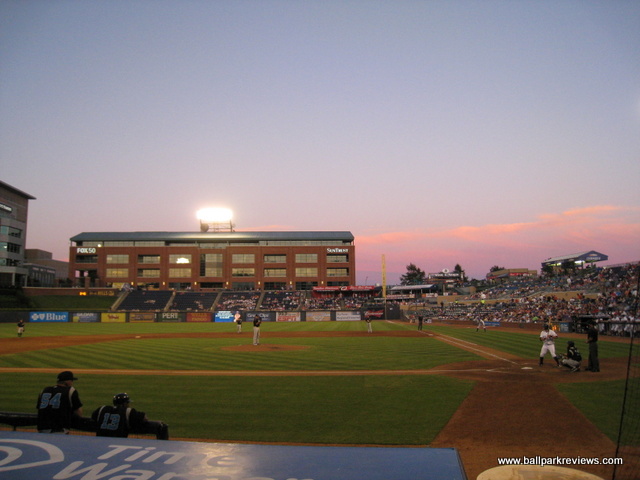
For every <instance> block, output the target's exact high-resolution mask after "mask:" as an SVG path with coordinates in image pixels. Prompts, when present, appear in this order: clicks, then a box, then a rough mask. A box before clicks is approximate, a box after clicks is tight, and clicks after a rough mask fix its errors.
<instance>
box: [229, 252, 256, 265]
mask: <svg viewBox="0 0 640 480" xmlns="http://www.w3.org/2000/svg"><path fill="white" fill-rule="evenodd" d="M231 263H256V256H255V255H254V254H253V253H234V254H233V255H231Z"/></svg>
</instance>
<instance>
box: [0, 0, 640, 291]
mask: <svg viewBox="0 0 640 480" xmlns="http://www.w3.org/2000/svg"><path fill="white" fill-rule="evenodd" d="M638 25H640V2H637V1H616V0H613V1H571V0H569V1H559V0H558V1H544V0H543V1H526V0H523V1H492V0H485V1H479V0H478V1H456V0H452V1H348V0H347V1H317V2H314V1H293V0H290V1H275V0H263V1H242V0H240V1H198V0H190V1H189V0H186V1H166V0H165V1H144V0H141V1H134V2H128V1H90V0H89V1H65V0H62V1H56V2H47V1H28V0H27V1H11V0H5V1H3V2H1V3H0V165H2V170H1V172H2V173H1V175H0V179H2V181H4V182H6V183H9V184H11V185H13V186H15V187H16V188H19V189H21V190H23V191H25V192H27V193H29V194H32V195H34V196H35V197H37V200H35V201H33V202H31V206H30V218H29V233H28V245H27V246H28V247H29V248H40V249H43V250H48V251H51V252H53V253H54V258H57V259H61V260H66V259H67V257H68V246H69V238H70V237H72V236H74V235H76V234H78V233H80V232H83V231H136V230H137V231H191V230H193V231H196V230H197V229H198V224H197V220H196V219H195V212H196V210H198V209H199V208H201V207H205V206H224V207H229V208H231V209H233V211H234V212H235V218H234V221H235V224H236V228H237V230H239V231H240V230H349V231H351V232H353V234H354V235H355V237H356V246H357V255H358V257H357V265H358V275H357V277H358V283H360V284H363V283H369V284H371V283H377V282H379V281H380V279H381V272H380V270H381V257H382V255H384V256H385V259H386V266H387V280H388V282H389V283H394V279H396V278H397V276H398V275H399V274H401V273H403V272H404V271H405V267H406V265H407V264H409V263H415V264H416V265H418V266H419V267H420V268H422V269H423V270H425V271H427V272H437V271H440V270H442V269H443V268H448V269H452V268H453V267H454V266H455V265H456V264H457V263H459V264H460V265H461V266H462V267H463V268H464V269H465V270H466V271H467V274H468V275H469V276H471V277H474V278H483V277H484V275H485V274H486V273H487V272H488V270H489V269H490V268H491V267H492V266H494V265H499V266H504V267H508V268H509V267H511V268H517V267H528V268H533V269H539V268H540V262H541V261H543V260H545V259H546V258H549V257H552V256H558V255H564V254H569V253H577V252H582V251H587V250H597V251H599V252H602V253H605V254H607V255H609V258H610V260H609V263H622V262H627V261H635V260H640V248H639V247H638V245H639V244H640V242H639V241H638V240H639V238H640V194H639V193H638V180H639V179H640V29H639V28H638Z"/></svg>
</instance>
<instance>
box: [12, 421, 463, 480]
mask: <svg viewBox="0 0 640 480" xmlns="http://www.w3.org/2000/svg"><path fill="white" fill-rule="evenodd" d="M2 434H3V435H2V438H0V452H3V458H2V462H0V477H2V478H11V479H12V480H32V479H53V478H56V479H74V480H81V479H84V480H89V479H94V480H95V479H104V480H108V479H112V480H116V479H119V480H133V479H139V480H143V479H144V480H161V479H162V480H169V479H187V478H188V479H191V480H207V479H213V478H217V479H225V480H244V479H265V480H266V479H285V478H292V479H293V478H300V479H303V478H314V479H350V480H388V479H390V478H393V479H394V480H414V479H415V478H418V477H423V478H432V479H442V478H446V479H449V480H465V479H466V478H467V477H466V475H465V473H464V469H463V467H462V463H461V461H460V457H459V455H458V451H457V450H455V449H453V448H442V449H440V448H399V447H397V448H374V447H325V446H295V445H252V444H239V443H238V444H225V443H204V442H202V443H200V442H175V441H166V442H160V441H157V440H156V441H150V440H144V439H135V438H118V439H116V440H114V439H112V438H105V437H83V436H80V435H43V434H38V433H26V432H25V433H23V432H2ZM159 450H162V451H159Z"/></svg>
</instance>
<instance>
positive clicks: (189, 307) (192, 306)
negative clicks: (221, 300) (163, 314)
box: [169, 292, 218, 312]
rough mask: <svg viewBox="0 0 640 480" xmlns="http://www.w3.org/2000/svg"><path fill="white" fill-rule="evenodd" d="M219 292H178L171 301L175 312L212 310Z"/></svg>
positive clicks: (171, 308) (171, 309) (172, 309)
mask: <svg viewBox="0 0 640 480" xmlns="http://www.w3.org/2000/svg"><path fill="white" fill-rule="evenodd" d="M217 296H218V293H214V292H176V295H175V297H173V301H172V302H171V307H170V309H169V310H170V311H173V312H206V311H208V310H211V307H213V304H214V302H215V301H216V298H217Z"/></svg>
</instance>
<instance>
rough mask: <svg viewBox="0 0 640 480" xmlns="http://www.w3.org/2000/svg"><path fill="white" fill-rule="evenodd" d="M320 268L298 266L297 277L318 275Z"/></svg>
mask: <svg viewBox="0 0 640 480" xmlns="http://www.w3.org/2000/svg"><path fill="white" fill-rule="evenodd" d="M317 276H318V269H317V268H315V267H312V268H296V277H317Z"/></svg>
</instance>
